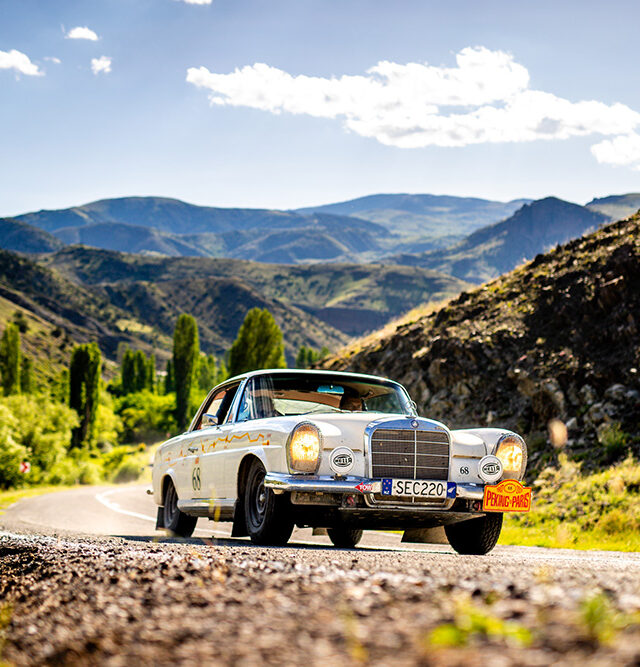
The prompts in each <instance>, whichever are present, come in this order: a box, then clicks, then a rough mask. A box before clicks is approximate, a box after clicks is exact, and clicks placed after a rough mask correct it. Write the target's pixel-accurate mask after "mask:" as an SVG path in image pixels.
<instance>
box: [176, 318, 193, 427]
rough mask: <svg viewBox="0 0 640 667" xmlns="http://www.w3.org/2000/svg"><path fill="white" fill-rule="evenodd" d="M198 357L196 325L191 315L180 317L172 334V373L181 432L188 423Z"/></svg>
mask: <svg viewBox="0 0 640 667" xmlns="http://www.w3.org/2000/svg"><path fill="white" fill-rule="evenodd" d="M199 356H200V346H199V343H198V324H197V322H196V321H195V319H194V318H193V317H192V316H191V315H186V314H183V315H180V317H178V321H177V322H176V328H175V331H174V332H173V372H174V378H175V386H176V423H177V424H178V428H180V429H182V430H184V429H185V428H186V427H187V425H188V423H189V397H190V395H191V387H192V385H193V381H194V376H195V372H196V370H197V364H198V357H199Z"/></svg>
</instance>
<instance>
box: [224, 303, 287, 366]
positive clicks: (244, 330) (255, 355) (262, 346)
mask: <svg viewBox="0 0 640 667" xmlns="http://www.w3.org/2000/svg"><path fill="white" fill-rule="evenodd" d="M260 368H286V361H285V358H284V344H283V342H282V331H280V327H279V326H278V325H277V324H276V321H275V320H274V319H273V315H272V314H271V313H270V312H269V311H268V310H267V309H266V308H264V309H263V310H260V308H252V309H251V310H250V311H249V312H248V313H247V314H246V316H245V318H244V322H243V323H242V325H241V326H240V329H239V330H238V336H237V338H236V339H235V341H234V342H233V345H232V346H231V349H230V350H229V374H230V375H238V374H239V373H246V372H247V371H253V370H258V369H260Z"/></svg>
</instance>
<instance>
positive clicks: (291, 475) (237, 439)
mask: <svg viewBox="0 0 640 667" xmlns="http://www.w3.org/2000/svg"><path fill="white" fill-rule="evenodd" d="M526 462H527V448H526V445H525V443H524V440H523V439H522V438H521V437H520V436H519V435H517V434H515V433H513V432H511V431H507V430H504V429H498V428H480V429H470V430H453V431H452V430H449V429H448V428H447V427H446V426H445V425H444V424H441V423H439V422H437V421H433V420H431V419H424V418H422V417H419V416H418V415H417V414H416V406H415V404H414V403H413V402H412V401H411V399H410V398H409V395H408V394H407V392H406V390H405V389H404V388H403V387H402V386H401V385H400V384H398V383H397V382H393V381H391V380H387V379H384V378H380V377H374V376H370V375H361V374H356V373H337V372H329V371H310V370H261V371H256V372H252V373H247V374H245V375H241V376H238V377H234V378H231V379H229V380H227V381H226V382H224V383H223V384H221V385H219V386H217V387H215V388H214V389H212V390H211V392H210V393H209V395H208V396H207V398H206V399H205V401H204V402H203V403H202V405H201V406H200V409H199V410H198V412H197V414H196V416H195V417H194V419H193V422H192V423H191V426H190V427H189V430H188V431H187V432H186V433H183V434H181V435H178V436H176V437H175V438H172V439H171V440H168V441H167V442H165V443H163V444H162V445H161V446H160V447H159V448H158V450H157V452H156V455H155V460H154V464H153V493H154V498H155V501H156V503H157V504H158V505H159V507H158V520H157V528H164V529H167V530H169V531H171V532H172V533H174V534H176V535H180V536H184V537H188V536H190V535H191V534H192V533H193V530H194V528H195V525H196V521H197V519H198V517H207V518H209V519H212V520H218V521H233V532H232V535H233V536H246V535H248V536H249V537H250V538H251V540H252V541H253V542H255V543H256V544H265V545H267V544H269V545H281V544H285V543H286V542H287V541H288V540H289V537H290V536H291V532H292V530H293V527H294V525H298V526H300V527H303V526H310V527H313V528H325V529H327V532H328V535H329V537H330V538H331V540H332V542H333V544H334V545H336V546H339V547H353V546H355V545H356V544H357V543H358V542H359V540H360V538H361V537H362V531H363V530H364V529H387V530H401V529H403V530H404V531H405V536H406V537H407V538H408V539H409V540H415V541H430V540H434V541H438V533H440V537H443V535H442V534H443V533H444V534H446V539H447V540H448V541H449V543H450V544H451V546H452V547H453V548H454V549H455V550H456V551H458V552H459V553H465V554H484V553H487V552H488V551H490V550H491V549H492V548H493V547H494V546H495V544H496V542H497V540H498V537H499V535H500V530H501V527H502V517H503V512H506V511H528V509H529V508H530V504H531V490H530V489H527V488H525V487H523V486H522V484H521V483H520V480H521V479H522V477H523V475H524V472H525V466H526ZM443 528H444V530H443Z"/></svg>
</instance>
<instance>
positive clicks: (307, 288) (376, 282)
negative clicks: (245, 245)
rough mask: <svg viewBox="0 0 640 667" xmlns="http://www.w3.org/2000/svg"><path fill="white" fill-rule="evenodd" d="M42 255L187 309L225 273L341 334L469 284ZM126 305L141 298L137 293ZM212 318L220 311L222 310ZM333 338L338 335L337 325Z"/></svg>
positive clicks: (339, 268)
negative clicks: (147, 292)
mask: <svg viewBox="0 0 640 667" xmlns="http://www.w3.org/2000/svg"><path fill="white" fill-rule="evenodd" d="M42 261H43V262H44V263H45V264H46V265H47V266H51V267H52V268H55V269H56V270H57V271H59V272H60V273H61V274H62V275H64V276H65V277H67V278H68V279H70V280H73V281H75V282H78V283H81V284H88V285H99V286H101V287H102V288H103V289H107V288H108V289H110V290H114V291H115V290H117V291H118V292H119V293H122V294H124V293H125V292H126V293H128V292H131V291H132V290H134V291H135V290H137V289H140V287H139V286H140V285H141V284H142V285H144V289H145V290H150V291H153V292H154V293H155V294H157V295H159V296H158V298H159V299H160V301H162V299H163V298H164V296H162V295H164V294H166V295H167V296H166V298H167V299H168V300H169V301H173V302H178V301H179V303H180V304H181V305H182V307H184V308H185V309H186V308H188V307H190V304H191V303H192V299H196V298H201V299H203V300H206V299H207V298H208V294H207V289H208V288H207V287H206V285H207V284H209V283H207V281H216V282H217V283H218V284H220V281H222V280H234V281H240V282H241V283H242V285H244V286H245V288H247V289H250V290H255V293H257V294H259V295H262V298H264V299H270V300H273V301H277V302H282V303H283V304H287V305H288V306H290V307H292V308H295V309H298V310H300V311H306V312H307V313H309V314H310V315H312V316H313V317H314V318H316V319H317V320H319V321H320V322H324V323H325V324H326V325H327V326H329V327H330V330H333V329H337V330H338V331H340V332H342V334H338V335H343V336H344V335H345V334H346V335H360V334H362V333H364V332H366V331H369V330H372V329H375V328H377V327H379V326H382V325H383V324H385V323H386V322H388V321H389V320H390V319H392V318H394V317H398V316H399V315H401V314H403V313H404V312H406V311H408V310H410V309H411V308H414V307H415V306H417V305H418V304H422V303H425V302H427V301H432V300H441V299H445V298H449V297H451V296H453V295H455V294H458V293H459V292H460V291H462V290H463V289H467V288H468V287H469V285H468V284H467V283H465V282H463V281H461V280H458V279H457V278H452V277H450V276H446V275H443V274H440V273H437V272H435V271H430V270H428V269H422V268H417V267H407V266H393V265H382V266H381V265H375V264H345V263H332V264H299V265H295V266H291V265H285V264H259V263H256V262H247V261H242V260H235V259H210V258H198V257H176V258H166V257H154V256H144V257H143V256H140V255H129V254H124V253H116V252H110V251H106V250H95V249H91V248H79V247H69V248H65V249H63V250H61V251H59V252H57V253H55V254H53V255H50V256H46V257H44V258H43V259H42ZM174 292H175V294H173V293H174ZM123 298H124V297H123ZM220 298H221V299H222V300H225V301H226V302H229V303H231V302H233V301H234V300H235V301H237V300H238V299H237V298H236V297H234V298H233V299H231V297H229V296H227V295H226V293H225V292H224V291H222V292H221V295H220ZM239 303H240V306H242V305H243V303H244V301H242V299H240V300H239ZM127 307H131V308H135V307H136V305H135V303H134V301H133V300H132V301H131V306H127ZM222 307H223V306H222V304H221V306H220V308H222ZM234 307H235V306H234ZM144 310H145V308H142V312H141V313H140V316H141V317H143V316H144V312H143V311H144ZM186 312H188V311H186ZM211 317H212V318H214V317H221V315H220V313H219V312H216V313H213V314H212V315H211ZM222 317H223V316H222ZM285 336H286V334H285ZM327 340H329V339H327ZM331 340H332V342H337V341H336V334H335V332H334V337H333V338H332V339H331ZM327 344H328V343H327ZM320 347H322V345H320Z"/></svg>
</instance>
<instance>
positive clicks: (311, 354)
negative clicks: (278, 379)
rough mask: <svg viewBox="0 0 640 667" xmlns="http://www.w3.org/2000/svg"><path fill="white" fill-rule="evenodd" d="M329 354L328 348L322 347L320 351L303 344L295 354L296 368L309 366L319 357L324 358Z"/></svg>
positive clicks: (318, 359)
mask: <svg viewBox="0 0 640 667" xmlns="http://www.w3.org/2000/svg"><path fill="white" fill-rule="evenodd" d="M328 354H329V348H328V347H323V348H322V349H321V350H320V351H318V350H314V349H313V348H312V347H305V346H304V345H303V346H302V347H301V348H300V349H299V350H298V354H297V355H296V368H311V366H312V365H313V364H315V363H316V362H317V361H320V359H324V357H326V356H327V355H328Z"/></svg>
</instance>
